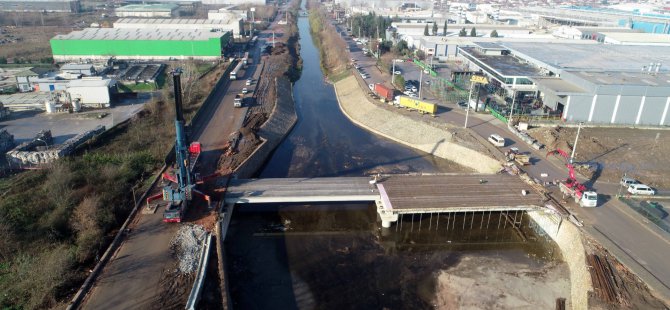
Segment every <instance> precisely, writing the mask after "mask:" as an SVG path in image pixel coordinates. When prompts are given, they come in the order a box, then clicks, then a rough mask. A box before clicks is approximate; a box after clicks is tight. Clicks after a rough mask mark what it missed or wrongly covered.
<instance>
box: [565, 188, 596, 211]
mask: <svg viewBox="0 0 670 310" xmlns="http://www.w3.org/2000/svg"><path fill="white" fill-rule="evenodd" d="M558 187H559V188H560V189H561V193H563V194H564V195H566V196H569V197H572V198H573V199H574V200H575V202H576V203H577V204H579V206H580V207H582V208H595V207H597V206H598V193H596V192H593V191H582V190H580V189H578V188H571V187H569V186H568V185H566V184H565V183H564V182H561V183H559V185H558Z"/></svg>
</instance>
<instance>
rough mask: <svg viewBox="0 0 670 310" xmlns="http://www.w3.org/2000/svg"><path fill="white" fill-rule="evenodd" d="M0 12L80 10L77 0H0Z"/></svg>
mask: <svg viewBox="0 0 670 310" xmlns="http://www.w3.org/2000/svg"><path fill="white" fill-rule="evenodd" d="M0 11H2V12H67V13H78V12H80V11H81V3H80V1H79V0H22V1H19V0H0Z"/></svg>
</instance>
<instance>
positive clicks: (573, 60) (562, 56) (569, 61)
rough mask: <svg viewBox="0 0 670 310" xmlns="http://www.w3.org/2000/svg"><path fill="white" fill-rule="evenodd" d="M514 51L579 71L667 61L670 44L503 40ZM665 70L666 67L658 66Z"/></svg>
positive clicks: (625, 68) (636, 67)
mask: <svg viewBox="0 0 670 310" xmlns="http://www.w3.org/2000/svg"><path fill="white" fill-rule="evenodd" d="M501 44H502V45H503V46H505V47H507V48H509V49H510V50H511V51H512V53H513V54H515V55H518V56H519V57H521V58H528V59H534V60H536V61H538V62H541V63H544V64H547V65H549V66H553V67H555V68H557V69H564V70H580V71H640V70H641V69H642V67H643V66H649V64H650V63H652V62H653V63H657V62H661V63H663V64H670V46H649V45H618V44H596V45H583V44H572V43H560V44H557V43H535V42H527V43H517V42H514V43H512V42H503V43H501ZM661 70H662V71H666V70H667V66H665V65H664V66H663V67H662V68H661Z"/></svg>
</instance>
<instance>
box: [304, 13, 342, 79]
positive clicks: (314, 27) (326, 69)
mask: <svg viewBox="0 0 670 310" xmlns="http://www.w3.org/2000/svg"><path fill="white" fill-rule="evenodd" d="M309 8H310V10H309V26H310V32H311V34H312V40H313V41H314V44H315V45H316V47H317V48H318V49H319V54H320V59H321V70H322V71H323V73H324V75H325V76H327V77H328V78H329V79H330V80H339V79H342V78H344V77H346V76H347V75H349V74H350V72H349V54H348V53H347V43H346V42H345V41H344V39H342V37H341V36H340V34H339V33H338V32H337V29H335V26H333V25H332V24H331V22H330V20H329V19H328V16H327V15H326V12H325V11H324V10H323V8H322V7H321V6H320V4H319V3H318V2H316V1H310V2H309Z"/></svg>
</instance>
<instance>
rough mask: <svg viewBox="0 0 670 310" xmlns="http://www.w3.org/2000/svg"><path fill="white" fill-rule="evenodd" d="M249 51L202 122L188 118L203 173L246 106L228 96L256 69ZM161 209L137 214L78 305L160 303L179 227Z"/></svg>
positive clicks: (212, 168)
mask: <svg viewBox="0 0 670 310" xmlns="http://www.w3.org/2000/svg"><path fill="white" fill-rule="evenodd" d="M259 44H260V43H259ZM255 50H256V51H258V49H255ZM254 56H255V59H254V62H253V65H251V66H249V69H248V70H246V71H245V75H244V77H243V78H240V79H238V80H236V81H230V82H229V83H227V85H225V87H221V88H219V89H217V91H216V92H215V93H214V94H213V96H214V97H213V98H214V100H215V102H216V104H214V105H211V106H209V107H208V110H206V111H203V112H204V113H205V114H204V115H205V116H204V117H203V118H202V119H201V120H202V123H200V124H194V127H193V128H192V133H191V135H192V136H193V140H196V141H200V142H201V143H202V147H203V153H202V155H201V158H200V173H201V174H202V175H203V176H204V175H208V174H211V173H213V172H214V171H215V170H216V163H217V161H218V159H219V157H220V155H221V154H222V148H223V145H224V144H225V143H226V141H227V140H228V137H229V136H230V134H231V133H233V132H235V131H237V130H238V129H239V127H240V125H241V123H242V121H243V118H244V115H245V112H246V108H243V109H239V108H234V107H233V99H234V97H235V94H237V93H238V92H239V91H241V90H242V88H243V87H247V86H245V85H244V84H245V80H246V79H247V78H248V77H252V76H254V74H255V73H254V72H255V71H257V70H256V64H258V59H259V53H258V52H256V53H255V54H254ZM256 78H257V77H256ZM253 87H254V86H251V88H253ZM159 184H160V183H159ZM162 211H163V210H162V209H160V208H159V210H157V211H156V213H154V214H137V216H136V217H135V219H134V222H133V223H132V224H131V226H130V228H131V232H130V234H129V236H128V237H127V239H126V240H125V241H124V242H123V243H122V245H121V246H120V247H119V249H118V250H117V252H116V253H115V255H114V256H113V257H112V259H111V260H110V262H109V263H108V264H107V266H106V267H105V268H104V270H103V272H102V274H101V275H100V276H99V278H98V280H97V282H96V283H95V286H94V288H93V289H92V290H91V292H90V293H89V296H88V297H87V299H86V300H85V303H84V305H83V308H85V309H148V308H154V307H156V306H157V305H159V304H160V303H159V302H158V300H157V299H158V294H159V293H160V284H159V281H160V279H161V275H162V274H163V271H164V269H165V268H169V267H170V266H171V264H172V263H174V259H173V258H172V257H171V255H170V250H169V243H170V240H171V238H172V237H173V236H174V235H175V233H176V231H177V230H178V228H179V225H175V224H166V223H163V222H162ZM189 290H190V289H189Z"/></svg>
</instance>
